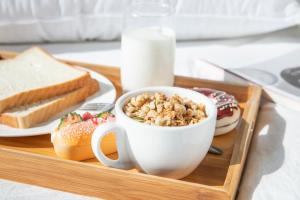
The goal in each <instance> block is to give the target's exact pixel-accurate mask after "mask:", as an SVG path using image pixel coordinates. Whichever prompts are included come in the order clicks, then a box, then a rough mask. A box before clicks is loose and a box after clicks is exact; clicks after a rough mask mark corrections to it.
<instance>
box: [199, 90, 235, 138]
mask: <svg viewBox="0 0 300 200" xmlns="http://www.w3.org/2000/svg"><path fill="white" fill-rule="evenodd" d="M194 90H195V91H197V92H200V93H201V94H204V95H205V96H207V97H208V98H210V99H211V100H212V101H213V102H214V103H215V104H216V106H217V112H218V113H217V123H216V131H215V136H217V135H223V134H225V133H228V132H230V131H231V130H233V129H234V128H235V127H236V126H237V125H238V123H239V120H240V116H241V109H240V108H239V105H238V102H237V100H236V99H235V98H234V96H232V95H229V94H227V93H226V92H224V91H219V90H214V89H210V88H194Z"/></svg>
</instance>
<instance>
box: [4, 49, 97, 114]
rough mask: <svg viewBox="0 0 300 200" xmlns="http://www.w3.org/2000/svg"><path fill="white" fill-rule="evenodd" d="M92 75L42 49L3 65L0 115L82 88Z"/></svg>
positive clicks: (20, 55) (19, 56)
mask: <svg viewBox="0 0 300 200" xmlns="http://www.w3.org/2000/svg"><path fill="white" fill-rule="evenodd" d="M90 79H91V77H90V74H89V73H88V72H85V71H82V70H78V69H75V68H73V67H71V66H69V65H67V64H64V63H62V62H59V61H57V60H56V59H55V58H53V57H52V56H51V55H49V54H48V53H46V52H45V51H43V50H42V49H40V48H38V47H33V48H30V49H28V50H26V51H24V52H23V53H21V54H19V55H18V56H16V57H15V58H13V59H7V60H1V61H0V113H2V112H3V111H4V110H5V109H8V108H12V107H16V106H20V105H26V104H30V103H34V102H37V101H40V100H43V99H48V98H51V97H54V96H57V95H61V94H64V93H67V92H70V91H72V90H75V89H78V88H80V87H82V86H83V85H84V84H85V82H87V81H88V80H90Z"/></svg>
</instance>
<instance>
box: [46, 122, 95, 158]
mask: <svg viewBox="0 0 300 200" xmlns="http://www.w3.org/2000/svg"><path fill="white" fill-rule="evenodd" d="M95 129H96V125H95V124H94V123H93V122H92V121H90V120H89V121H82V122H78V123H75V124H72V125H70V126H67V127H63V128H61V129H59V130H55V131H54V132H53V133H52V134H51V142H52V143H53V146H54V150H55V153H56V155H57V156H58V157H61V158H64V159H68V160H86V159H90V158H93V157H95V156H94V154H93V151H92V148H91V138H92V135H93V132H94V130H95Z"/></svg>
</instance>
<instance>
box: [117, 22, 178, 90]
mask: <svg viewBox="0 0 300 200" xmlns="http://www.w3.org/2000/svg"><path fill="white" fill-rule="evenodd" d="M175 46H176V39H175V33H174V31H173V30H172V29H169V28H160V27H147V28H140V29H134V30H129V31H126V32H124V33H123V34H122V67H121V81H122V85H123V89H124V90H127V91H128V90H134V89H137V88H141V87H147V86H158V85H163V86H172V85H173V82H174V72H173V70H174V54H175Z"/></svg>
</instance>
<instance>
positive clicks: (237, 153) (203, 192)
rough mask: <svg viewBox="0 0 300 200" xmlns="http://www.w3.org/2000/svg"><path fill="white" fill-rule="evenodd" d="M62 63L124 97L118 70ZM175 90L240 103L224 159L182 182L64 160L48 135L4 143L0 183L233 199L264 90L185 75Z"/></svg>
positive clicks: (110, 195) (221, 139) (0, 144)
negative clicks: (226, 96) (195, 90)
mask: <svg viewBox="0 0 300 200" xmlns="http://www.w3.org/2000/svg"><path fill="white" fill-rule="evenodd" d="M15 55H16V53H14V52H4V51H2V52H1V51H0V57H1V58H3V59H7V58H12V57H14V56H15ZM62 61H63V62H66V63H68V64H71V65H77V66H82V67H86V68H89V69H92V70H94V71H96V72H99V73H101V74H103V75H105V76H106V77H108V78H109V79H110V80H111V81H112V82H113V84H114V85H115V87H116V88H117V94H118V96H120V95H121V94H122V87H121V84H120V72H119V69H118V68H114V67H109V66H102V65H95V64H87V63H81V62H75V61H66V60H62ZM175 85H176V86H180V87H186V88H191V87H195V86H197V87H208V88H215V89H219V90H224V91H226V92H228V93H230V94H233V95H234V96H235V97H236V98H237V99H238V101H239V102H240V104H239V105H240V107H241V109H242V120H241V123H240V124H239V126H238V127H237V128H236V129H235V130H233V131H231V132H230V133H229V134H226V135H222V136H218V137H215V138H214V140H213V144H214V145H215V146H218V147H220V148H222V149H223V150H224V154H223V155H221V156H216V155H212V154H207V156H206V157H205V159H204V160H203V161H202V162H201V164H200V165H199V166H198V168H197V169H196V170H195V171H194V172H193V173H192V174H190V175H189V176H187V177H185V178H184V179H182V180H173V179H168V178H162V177H157V176H151V175H146V174H143V173H140V172H138V171H137V170H136V169H132V170H127V171H125V170H119V169H113V168H107V167H104V166H101V164H100V163H99V162H98V161H96V160H95V159H91V160H87V161H84V162H76V161H68V160H62V159H59V158H57V157H56V155H55V152H54V150H53V146H52V144H51V142H50V135H43V136H35V137H23V138H0V160H1V163H0V178H4V179H9V180H13V181H18V182H23V183H28V184H34V185H39V186H44V187H49V188H54V189H58V190H62V191H67V192H73V193H78V194H83V195H88V196H95V197H102V198H107V199H224V200H225V199H234V198H235V195H236V192H237V189H238V185H239V182H240V179H241V176H242V172H243V167H244V163H245V161H246V158H247V152H248V150H249V146H250V142H251V138H252V133H253V129H254V125H255V119H256V116H257V113H258V109H259V102H260V96H261V88H260V87H258V86H256V85H233V84H225V83H223V82H216V81H208V80H199V79H195V78H188V77H182V76H176V78H175ZM110 157H112V158H114V157H116V155H115V154H113V155H110Z"/></svg>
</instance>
